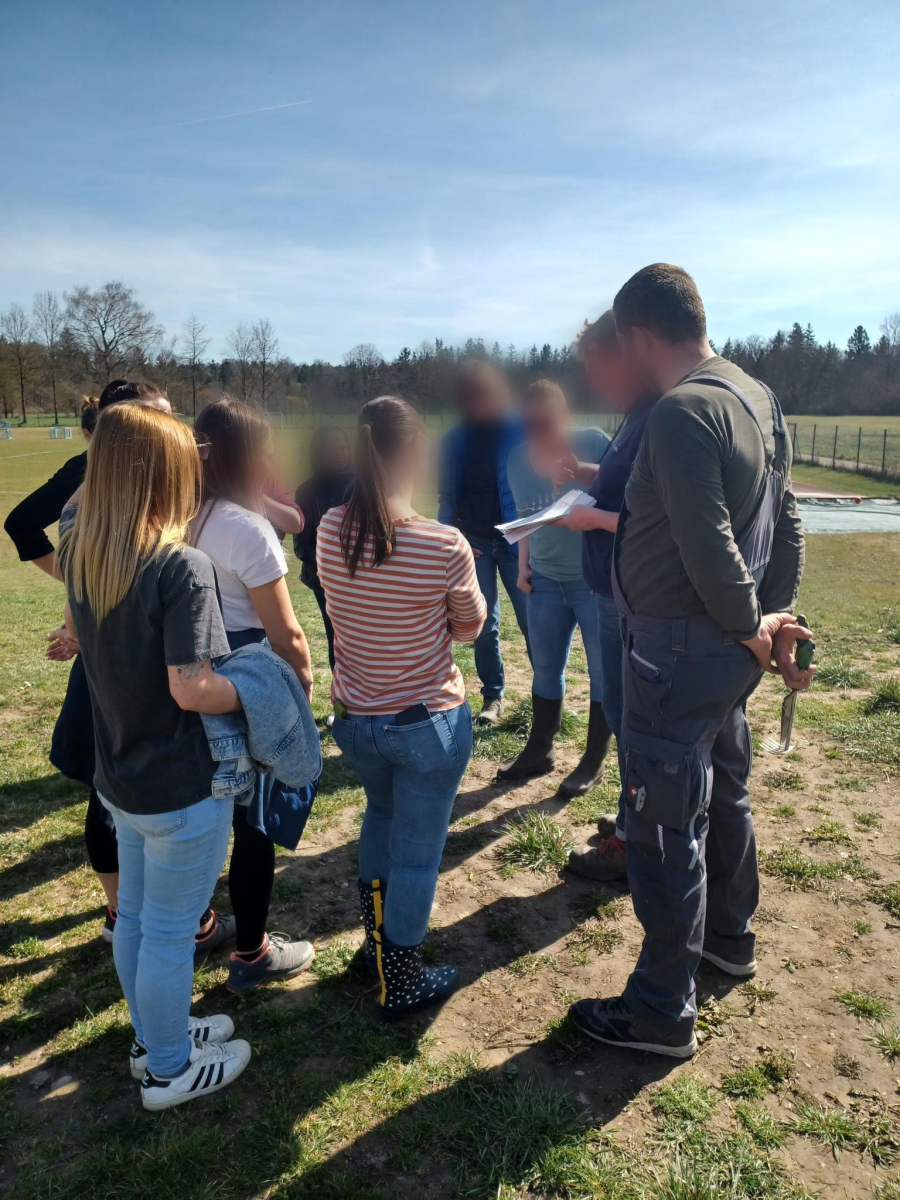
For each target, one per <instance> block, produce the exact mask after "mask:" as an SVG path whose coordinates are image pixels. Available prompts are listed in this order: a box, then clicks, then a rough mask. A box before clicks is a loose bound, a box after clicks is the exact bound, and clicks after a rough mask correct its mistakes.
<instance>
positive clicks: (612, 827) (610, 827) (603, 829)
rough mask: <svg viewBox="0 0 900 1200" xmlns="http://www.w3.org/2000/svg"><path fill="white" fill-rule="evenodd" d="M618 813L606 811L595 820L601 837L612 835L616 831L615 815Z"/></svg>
mask: <svg viewBox="0 0 900 1200" xmlns="http://www.w3.org/2000/svg"><path fill="white" fill-rule="evenodd" d="M617 816H618V813H606V815H605V816H602V817H601V818H600V820H599V821H598V822H597V832H598V833H599V834H600V836H601V838H609V837H613V836H614V834H615V832H616V817H617Z"/></svg>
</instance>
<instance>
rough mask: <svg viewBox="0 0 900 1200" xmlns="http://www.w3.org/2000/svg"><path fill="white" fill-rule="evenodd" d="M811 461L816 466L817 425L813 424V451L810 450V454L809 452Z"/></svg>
mask: <svg viewBox="0 0 900 1200" xmlns="http://www.w3.org/2000/svg"><path fill="white" fill-rule="evenodd" d="M809 461H810V462H811V463H812V465H813V466H815V465H816V425H815V423H813V440H812V450H810V452H809Z"/></svg>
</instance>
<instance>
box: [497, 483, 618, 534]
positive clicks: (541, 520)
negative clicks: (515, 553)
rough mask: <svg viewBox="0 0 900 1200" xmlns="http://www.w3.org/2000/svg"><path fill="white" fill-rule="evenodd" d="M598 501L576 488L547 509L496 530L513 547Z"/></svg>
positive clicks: (510, 522)
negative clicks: (573, 510) (545, 527)
mask: <svg viewBox="0 0 900 1200" xmlns="http://www.w3.org/2000/svg"><path fill="white" fill-rule="evenodd" d="M596 503H597V501H596V500H595V499H594V498H593V496H589V495H588V494H587V492H579V491H576V490H575V489H574V488H573V490H572V491H570V492H566V493H565V495H563V496H560V497H559V499H558V500H554V501H553V503H552V504H551V505H549V506H548V507H547V508H542V509H541V510H540V512H536V513H531V515H530V516H527V517H519V519H518V520H517V521H507V522H506V524H505V525H495V526H494V528H495V529H499V530H500V532H501V533H502V534H503V536H504V537H505V538H506V540H507V541H508V542H509V544H510V545H511V546H515V544H516V542H520V541H521V540H522V538H523V537H528V535H529V533H534V531H535V530H536V529H541V528H543V526H544V525H549V524H550V523H551V522H552V521H558V520H559V518H560V517H565V516H567V515H568V513H569V512H570V511H571V510H572V509H573V508H577V507H578V506H580V505H587V506H588V507H592V506H594V505H596Z"/></svg>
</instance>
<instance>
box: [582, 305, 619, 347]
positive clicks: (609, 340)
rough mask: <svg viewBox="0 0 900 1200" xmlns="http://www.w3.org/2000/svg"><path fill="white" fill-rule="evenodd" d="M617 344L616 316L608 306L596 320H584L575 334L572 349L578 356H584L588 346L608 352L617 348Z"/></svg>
mask: <svg viewBox="0 0 900 1200" xmlns="http://www.w3.org/2000/svg"><path fill="white" fill-rule="evenodd" d="M618 344H619V343H618V342H617V341H616V318H615V317H614V316H613V310H612V309H611V308H608V309H607V310H606V312H605V313H603V314H602V315H601V316H599V317H598V318H597V320H596V321H585V323H584V324H583V325H582V327H581V328H580V329H579V330H578V333H577V334H576V336H575V340H574V342H573V343H572V349H573V350H574V351H575V354H576V356H577V357H578V358H584V355H585V351H586V350H587V349H588V348H589V347H590V346H596V347H597V349H598V350H605V351H607V352H608V351H610V350H615V349H617V347H618Z"/></svg>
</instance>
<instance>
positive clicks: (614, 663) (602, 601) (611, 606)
mask: <svg viewBox="0 0 900 1200" xmlns="http://www.w3.org/2000/svg"><path fill="white" fill-rule="evenodd" d="M594 598H595V600H596V602H597V609H598V611H599V613H600V660H601V662H602V664H603V668H602V669H603V678H602V684H603V688H602V690H603V695H602V697H601V699H602V701H603V715H604V716H605V717H606V723H607V725H608V726H609V727H610V729H611V730H612V731H613V733H614V734H615V735H616V750H617V751H618V755H619V772H620V774H621V777H622V778H623V779H624V778H625V762H624V756H623V753H622V618H621V617H620V615H619V610H618V608H617V606H616V602H615V600H613V598H612V596H605V595H604V594H603V593H602V592H596V593H595V594H594ZM616 834H617V835H618V836H619V837H620V838H621V839H622V841H623V842H624V841H625V799H624V797H623V795H622V792H621V791H620V792H619V812H618V815H617V817H616Z"/></svg>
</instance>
